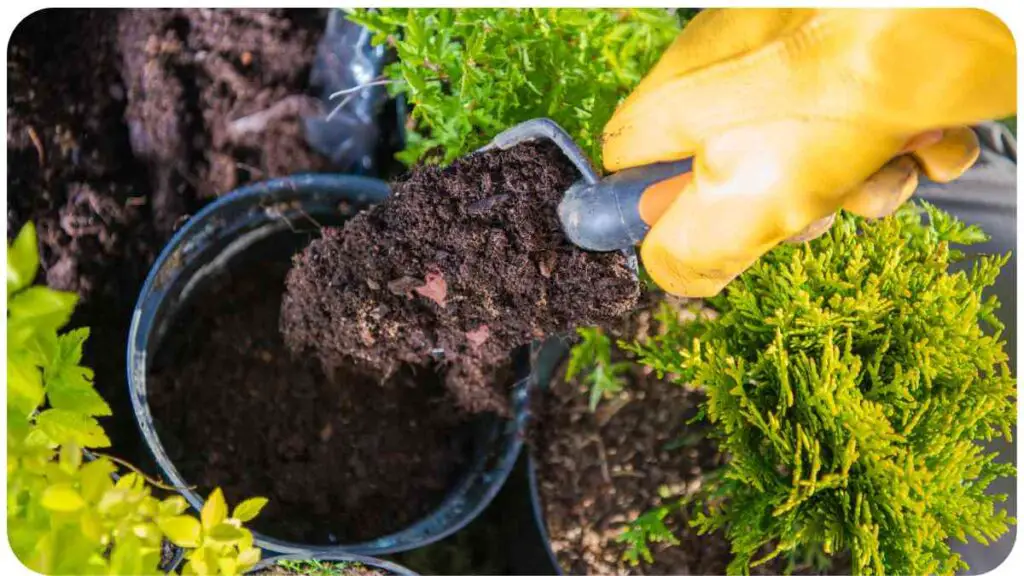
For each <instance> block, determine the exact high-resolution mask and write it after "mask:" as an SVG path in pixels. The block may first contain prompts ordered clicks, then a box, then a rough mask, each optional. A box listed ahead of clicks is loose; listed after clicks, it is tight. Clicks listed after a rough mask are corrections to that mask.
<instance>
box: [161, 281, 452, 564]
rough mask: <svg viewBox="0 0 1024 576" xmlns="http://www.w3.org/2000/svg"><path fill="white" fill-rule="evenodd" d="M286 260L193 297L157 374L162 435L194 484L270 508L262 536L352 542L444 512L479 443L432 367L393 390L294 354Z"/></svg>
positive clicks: (261, 521) (402, 378)
mask: <svg viewBox="0 0 1024 576" xmlns="http://www.w3.org/2000/svg"><path fill="white" fill-rule="evenodd" d="M287 268H288V262H287V261H284V262H280V263H277V264H273V263H263V264H257V265H253V266H251V269H249V270H247V271H245V272H238V273H235V274H233V275H230V276H226V277H224V278H221V279H220V280H218V282H217V284H215V285H214V286H211V287H209V288H208V289H207V290H204V292H203V293H202V294H199V295H198V296H197V297H196V303H195V304H194V307H193V308H190V309H189V310H187V311H184V312H183V313H181V314H180V317H181V318H183V319H184V320H183V321H182V323H181V324H179V325H178V326H177V327H174V328H172V329H171V331H170V332H169V334H171V335H170V336H168V337H167V340H166V342H164V343H161V345H160V353H159V357H158V358H157V359H156V360H155V363H154V369H153V371H152V372H151V374H150V376H149V379H148V392H149V402H150V406H151V409H152V411H153V416H154V419H155V420H156V424H157V431H158V433H159V435H160V438H161V440H162V441H163V442H164V445H165V446H166V447H167V449H168V453H169V456H170V457H171V459H172V460H173V461H174V462H175V464H176V466H177V467H178V469H179V471H181V473H182V475H183V476H184V478H185V480H186V481H187V482H189V483H193V484H196V485H198V487H199V492H200V493H202V494H205V493H207V492H208V491H209V490H211V489H212V488H213V487H215V486H221V487H222V488H223V489H224V492H225V495H226V496H227V498H228V501H229V502H231V501H234V502H237V501H239V500H240V499H242V498H248V497H251V496H253V495H260V496H265V497H268V498H269V499H270V502H269V504H268V505H267V507H266V508H265V509H264V511H263V512H262V513H261V514H260V516H259V517H258V518H257V519H256V520H255V521H254V522H253V524H252V526H253V527H254V528H255V529H256V530H257V531H259V532H261V533H263V534H266V535H269V536H275V537H280V538H286V539H290V540H293V541H301V542H305V543H309V544H328V543H337V542H356V541H362V540H366V539H370V538H373V537H377V536H382V535H385V534H387V533H390V532H392V531H395V530H397V529H400V528H404V527H405V526H408V525H409V524H411V523H412V522H413V521H414V520H417V519H419V518H420V517H421V516H423V515H424V514H425V513H426V512H428V511H429V510H430V509H432V508H433V507H435V506H436V505H437V504H439V503H440V501H441V499H442V498H443V497H444V495H445V493H446V491H447V490H448V489H449V487H450V486H451V484H452V483H453V482H454V481H455V480H456V479H457V473H458V472H459V467H460V464H461V463H462V462H463V460H464V458H465V457H466V455H467V452H468V450H469V448H470V446H469V445H468V442H469V440H468V439H467V437H466V434H465V428H464V427H463V424H464V420H463V418H462V417H461V416H460V415H458V414H457V413H456V412H455V411H453V410H451V408H450V406H451V400H450V399H449V398H447V397H446V393H445V388H444V385H443V383H442V382H441V379H440V377H439V376H438V375H437V373H436V371H434V370H430V369H420V370H416V371H414V370H412V369H410V368H406V369H403V370H399V371H396V372H395V373H394V375H393V376H392V377H391V378H390V379H389V380H388V381H386V382H380V381H378V380H376V379H374V378H368V377H366V376H364V375H361V374H358V373H355V372H353V371H351V370H348V371H343V370H338V371H335V372H333V373H332V374H331V375H330V377H327V376H325V375H324V373H323V372H322V371H321V369H320V366H319V363H318V362H316V361H315V359H302V358H294V357H293V356H292V355H291V354H290V353H289V352H288V350H287V349H286V348H285V346H284V343H283V341H282V338H281V335H280V332H279V330H278V318H279V311H280V306H281V293H282V292H283V290H284V276H285V273H286V271H287Z"/></svg>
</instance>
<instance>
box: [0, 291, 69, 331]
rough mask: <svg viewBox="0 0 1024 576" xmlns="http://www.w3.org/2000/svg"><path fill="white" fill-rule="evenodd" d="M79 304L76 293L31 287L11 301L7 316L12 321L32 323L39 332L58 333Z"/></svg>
mask: <svg viewBox="0 0 1024 576" xmlns="http://www.w3.org/2000/svg"><path fill="white" fill-rule="evenodd" d="M77 303H78V295H77V294H75V293H74V292H58V291H57V290H52V289H50V288H47V287H46V286H31V287H29V288H25V289H24V290H22V291H21V292H18V293H17V294H15V295H14V296H13V297H11V298H10V299H9V302H8V306H7V314H8V316H9V317H10V319H11V320H20V321H23V322H26V321H27V322H31V323H32V325H34V326H35V327H36V329H37V330H40V331H42V330H54V331H56V330H57V329H59V328H61V327H62V326H64V325H65V324H67V323H68V320H70V319H71V313H72V312H74V310H75V304H77Z"/></svg>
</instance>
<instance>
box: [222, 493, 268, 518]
mask: <svg viewBox="0 0 1024 576" xmlns="http://www.w3.org/2000/svg"><path fill="white" fill-rule="evenodd" d="M266 505H267V499H266V498H263V497H262V496H256V497H255V498H249V499H248V500H245V501H243V502H242V503H241V504H239V505H238V506H235V511H234V512H233V513H232V514H231V517H232V518H236V519H238V520H241V521H242V522H248V521H249V520H252V519H253V518H255V517H256V515H257V514H259V513H260V510H263V507H264V506H266Z"/></svg>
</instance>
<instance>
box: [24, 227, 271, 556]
mask: <svg viewBox="0 0 1024 576" xmlns="http://www.w3.org/2000/svg"><path fill="white" fill-rule="evenodd" d="M38 269H39V254H38V252H37V239H36V233H35V227H34V226H33V225H32V224H31V223H29V224H27V225H26V226H25V227H24V228H23V229H22V230H21V231H20V232H19V233H18V236H17V237H16V238H15V239H14V241H13V242H12V243H11V244H9V245H8V247H7V530H8V534H9V538H10V542H11V547H12V549H13V550H14V553H15V554H16V555H17V557H18V558H19V559H20V560H21V561H22V562H23V563H24V564H25V565H26V566H28V567H29V568H31V569H33V570H35V571H37V572H41V573H44V574H155V573H158V566H159V563H160V551H161V545H162V544H163V542H164V540H165V539H167V540H169V541H170V542H172V543H173V544H175V545H177V546H180V547H182V548H186V549H189V551H188V552H187V553H186V557H187V558H188V559H189V562H188V564H186V565H185V568H184V572H185V573H190V574H238V573H241V572H244V571H245V570H247V569H248V568H250V567H251V566H253V565H255V564H256V562H257V561H259V559H260V550H259V548H256V547H254V546H253V537H252V533H251V532H250V531H249V530H247V529H245V528H243V526H242V522H245V521H248V520H250V519H252V518H253V517H255V516H256V514H258V513H259V511H260V509H261V508H262V507H263V505H264V504H266V499H265V498H253V499H250V500H246V501H245V502H242V503H241V504H239V505H238V507H237V508H235V510H234V514H233V515H232V517H230V518H228V517H227V512H226V511H227V508H226V504H225V502H224V497H223V495H222V494H221V492H220V489H216V490H214V492H213V493H212V494H211V495H210V497H209V498H208V499H207V501H206V504H205V505H204V507H203V510H202V512H201V521H200V520H197V519H196V518H194V517H193V516H190V515H188V514H186V510H187V509H188V503H187V502H186V501H185V499H184V498H183V497H182V496H180V495H177V494H175V495H172V496H169V497H167V498H163V499H160V498H157V497H156V496H154V495H153V490H152V487H151V485H150V484H149V483H148V482H147V479H146V478H145V477H144V476H143V475H142V474H141V473H138V472H136V471H134V469H132V470H133V471H130V472H128V473H124V472H125V471H124V470H123V469H122V468H121V467H119V465H118V464H121V465H122V466H128V465H127V464H125V463H122V462H120V461H119V460H117V459H116V458H113V457H111V456H106V455H102V454H96V453H93V452H88V451H87V449H96V448H106V447H109V446H110V440H109V438H108V437H107V435H106V433H105V432H104V431H103V427H102V426H101V425H100V424H99V422H98V421H97V417H101V416H109V415H110V413H111V412H110V407H109V406H108V405H107V403H106V402H105V401H104V400H103V398H102V397H101V396H100V395H99V394H98V393H97V392H96V390H95V388H94V387H93V383H92V379H93V372H92V370H90V369H89V368H86V367H84V366H81V364H80V363H81V360H82V345H83V344H84V343H85V341H86V339H87V338H88V336H89V329H88V328H79V329H77V330H71V331H69V332H65V333H63V334H61V333H59V331H60V330H61V329H62V328H63V327H64V326H65V325H66V324H67V322H68V320H69V319H70V318H71V314H72V312H73V311H74V307H75V304H76V302H77V296H76V295H75V294H73V293H67V292H58V291H55V290H51V289H49V288H46V287H45V286H33V285H32V282H33V280H34V279H35V276H36V274H37V272H38ZM128 467H129V468H130V466H128Z"/></svg>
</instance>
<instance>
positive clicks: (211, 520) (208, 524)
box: [200, 488, 228, 530]
mask: <svg viewBox="0 0 1024 576" xmlns="http://www.w3.org/2000/svg"><path fill="white" fill-rule="evenodd" d="M200 517H201V518H202V519H203V529H204V530H211V529H212V528H213V527H214V526H216V525H218V524H220V523H221V522H223V521H224V519H225V518H227V517H228V505H227V502H225V501H224V492H222V491H221V489H220V488H214V489H213V492H211V493H210V497H209V498H207V499H206V503H205V504H203V510H202V512H200Z"/></svg>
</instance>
